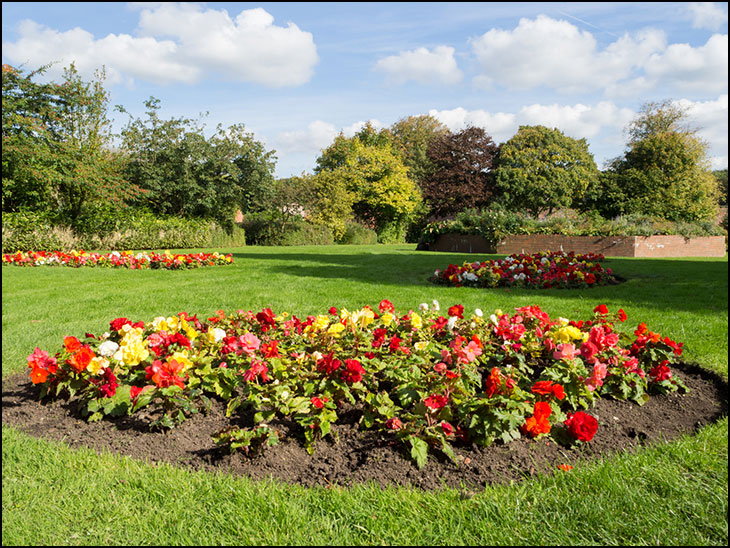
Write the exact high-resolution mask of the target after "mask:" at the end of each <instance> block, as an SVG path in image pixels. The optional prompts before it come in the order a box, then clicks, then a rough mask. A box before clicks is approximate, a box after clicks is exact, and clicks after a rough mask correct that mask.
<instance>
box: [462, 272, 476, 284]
mask: <svg viewBox="0 0 730 548" xmlns="http://www.w3.org/2000/svg"><path fill="white" fill-rule="evenodd" d="M464 279H466V280H469V281H470V282H476V281H478V280H479V276H477V275H476V274H474V273H473V272H467V273H466V274H464Z"/></svg>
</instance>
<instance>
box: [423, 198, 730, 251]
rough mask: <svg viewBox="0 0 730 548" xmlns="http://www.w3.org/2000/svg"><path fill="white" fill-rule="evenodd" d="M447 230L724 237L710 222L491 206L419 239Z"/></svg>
mask: <svg viewBox="0 0 730 548" xmlns="http://www.w3.org/2000/svg"><path fill="white" fill-rule="evenodd" d="M447 233H456V234H477V235H480V236H482V237H483V238H484V239H485V240H487V242H491V243H493V244H496V243H498V242H499V241H500V240H501V239H502V238H504V237H505V236H507V235H510V234H563V235H565V236H653V235H656V234H680V235H682V236H685V237H686V238H691V237H697V236H724V235H725V234H726V231H725V230H723V229H722V228H721V227H719V226H718V225H717V224H715V223H714V222H711V221H697V222H687V221H668V220H666V219H662V218H657V217H650V216H647V215H638V214H632V215H622V216H619V217H616V218H615V219H606V218H604V217H601V216H600V215H598V214H596V213H583V214H579V213H572V214H568V213H564V214H560V215H558V214H556V215H553V216H551V217H547V218H545V219H541V220H540V219H535V218H533V217H530V216H529V215H526V214H524V213H516V212H514V211H508V210H506V209H504V208H502V207H501V206H497V205H494V206H492V207H490V208H488V209H484V210H467V211H463V212H461V213H459V214H458V215H457V216H456V217H455V218H454V219H452V220H448V221H437V222H433V223H429V224H428V225H426V226H425V227H424V229H423V231H422V232H421V238H420V240H419V242H420V243H422V244H430V243H433V242H435V241H436V240H437V239H438V237H439V236H441V235H442V234H447Z"/></svg>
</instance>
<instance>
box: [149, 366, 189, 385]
mask: <svg viewBox="0 0 730 548" xmlns="http://www.w3.org/2000/svg"><path fill="white" fill-rule="evenodd" d="M184 367H185V366H184V365H183V364H181V363H177V361H176V360H170V361H169V362H162V361H160V360H155V361H154V362H152V365H148V366H147V368H146V369H145V372H146V373H147V375H146V378H147V380H150V379H152V382H154V383H155V385H157V388H167V387H168V386H172V385H173V384H174V385H176V386H179V387H180V388H185V383H184V379H183V378H182V377H180V376H179V375H180V373H182V370H183V369H184Z"/></svg>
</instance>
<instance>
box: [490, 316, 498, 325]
mask: <svg viewBox="0 0 730 548" xmlns="http://www.w3.org/2000/svg"><path fill="white" fill-rule="evenodd" d="M489 321H490V322H492V323H493V324H494V325H497V324H498V323H499V320H497V315H496V314H492V315H491V316H489Z"/></svg>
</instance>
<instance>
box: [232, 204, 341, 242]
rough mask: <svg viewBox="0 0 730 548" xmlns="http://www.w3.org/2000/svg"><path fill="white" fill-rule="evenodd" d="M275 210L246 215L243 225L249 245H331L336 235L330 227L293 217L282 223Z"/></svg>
mask: <svg viewBox="0 0 730 548" xmlns="http://www.w3.org/2000/svg"><path fill="white" fill-rule="evenodd" d="M278 220H279V217H277V216H275V214H274V213H273V212H268V211H265V212H261V213H252V214H249V215H246V217H245V219H244V220H243V222H242V223H241V226H242V227H243V228H244V229H245V231H246V243H247V244H248V245H331V244H333V243H334V236H333V234H332V230H331V229H330V228H329V227H326V226H323V225H320V224H314V223H310V222H309V221H307V220H305V219H301V218H299V219H292V220H291V221H289V222H288V223H285V224H284V225H282V224H281V223H279V222H278Z"/></svg>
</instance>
